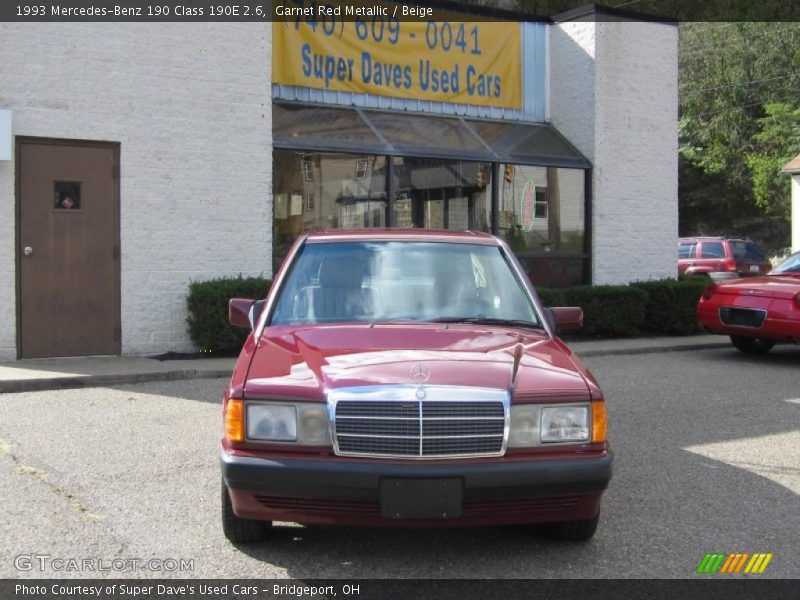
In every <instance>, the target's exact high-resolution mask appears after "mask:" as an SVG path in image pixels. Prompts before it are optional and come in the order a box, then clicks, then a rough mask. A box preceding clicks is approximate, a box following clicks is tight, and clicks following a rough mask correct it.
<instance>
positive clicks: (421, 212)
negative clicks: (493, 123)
mask: <svg viewBox="0 0 800 600" xmlns="http://www.w3.org/2000/svg"><path fill="white" fill-rule="evenodd" d="M394 161H395V162H394V171H395V177H396V182H397V183H396V189H397V196H396V197H395V202H394V211H395V224H396V225H397V227H421V228H425V229H455V230H467V229H471V230H474V231H489V225H490V223H491V218H490V213H489V211H490V209H491V202H490V194H491V164H488V163H478V162H466V161H453V160H439V159H430V158H408V157H404V158H395V159H394Z"/></svg>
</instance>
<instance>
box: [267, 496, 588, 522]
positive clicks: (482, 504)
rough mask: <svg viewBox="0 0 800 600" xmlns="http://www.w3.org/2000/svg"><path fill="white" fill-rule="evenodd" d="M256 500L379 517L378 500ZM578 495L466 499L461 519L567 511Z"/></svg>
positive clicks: (288, 508) (280, 507)
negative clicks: (499, 514)
mask: <svg viewBox="0 0 800 600" xmlns="http://www.w3.org/2000/svg"><path fill="white" fill-rule="evenodd" d="M255 499H256V501H257V502H258V503H259V504H261V505H262V506H263V507H264V508H267V509H269V510H272V511H284V512H294V513H297V512H309V513H314V514H318V515H319V514H321V515H330V516H334V515H342V514H350V515H355V514H358V515H363V516H365V517H380V515H381V507H380V503H379V502H378V501H377V500H361V499H354V498H346V499H345V498H288V497H284V496H269V495H264V494H256V495H255ZM582 499H583V497H582V496H580V495H570V496H546V497H542V498H508V499H502V500H477V499H475V500H472V499H469V498H467V499H465V500H464V503H463V506H462V512H461V516H462V517H470V518H480V517H493V516H497V514H498V513H501V514H503V513H505V514H527V515H541V514H545V513H549V512H561V511H564V510H569V509H571V508H574V507H575V506H577V505H578V504H580V502H581V500H582Z"/></svg>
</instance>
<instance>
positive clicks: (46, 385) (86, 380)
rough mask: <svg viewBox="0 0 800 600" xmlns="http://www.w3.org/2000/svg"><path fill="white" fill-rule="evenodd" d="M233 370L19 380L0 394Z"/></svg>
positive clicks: (1, 384) (2, 386)
mask: <svg viewBox="0 0 800 600" xmlns="http://www.w3.org/2000/svg"><path fill="white" fill-rule="evenodd" d="M232 372H233V370H232V369H205V370H199V369H181V370H177V371H155V372H151V373H126V374H114V375H76V376H66V377H46V378H42V379H19V380H13V379H12V380H9V381H0V394H17V393H21V392H43V391H50V390H68V389H75V388H88V387H105V386H109V385H120V384H128V383H148V382H152V381H178V380H181V379H217V378H222V377H225V378H229V377H230V376H231V373H232Z"/></svg>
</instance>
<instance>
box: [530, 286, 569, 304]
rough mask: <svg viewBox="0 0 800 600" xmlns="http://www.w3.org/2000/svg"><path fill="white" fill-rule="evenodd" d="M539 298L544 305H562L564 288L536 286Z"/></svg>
mask: <svg viewBox="0 0 800 600" xmlns="http://www.w3.org/2000/svg"><path fill="white" fill-rule="evenodd" d="M536 293H538V294H539V300H541V301H542V304H544V305H545V306H548V307H550V306H564V290H563V289H553V288H536Z"/></svg>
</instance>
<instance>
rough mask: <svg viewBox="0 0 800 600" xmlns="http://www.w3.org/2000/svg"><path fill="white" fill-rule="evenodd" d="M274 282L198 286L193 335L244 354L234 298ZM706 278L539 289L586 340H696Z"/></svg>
mask: <svg viewBox="0 0 800 600" xmlns="http://www.w3.org/2000/svg"><path fill="white" fill-rule="evenodd" d="M271 284H272V282H271V281H270V280H268V279H264V278H261V277H250V278H243V277H241V276H240V277H236V278H223V279H214V280H212V281H202V282H200V281H196V282H192V283H191V284H190V285H189V295H188V297H187V299H186V303H187V306H188V308H189V318H188V319H187V322H188V324H189V335H190V337H191V339H192V341H193V342H194V343H195V345H196V346H197V347H199V348H202V349H203V350H212V351H227V350H238V349H239V348H241V346H242V344H243V343H244V340H245V339H246V338H247V331H246V330H245V329H241V328H237V327H232V326H231V325H230V324H229V323H228V300H229V299H230V298H237V297H239V298H264V297H265V296H266V294H267V291H268V290H269V288H270V285H271ZM707 285H708V280H707V279H706V278H700V277H691V278H688V279H681V280H675V279H664V280H660V281H642V282H635V283H632V284H630V285H597V286H591V285H583V286H575V287H568V288H559V289H552V288H539V289H537V290H536V291H537V292H538V294H539V298H540V299H541V301H542V304H544V305H545V306H580V307H581V308H582V309H583V322H584V327H583V330H582V331H581V334H582V335H584V336H586V337H606V338H613V337H634V336H637V335H642V334H653V335H690V334H693V333H697V332H698V326H697V319H696V317H695V307H696V306H697V302H698V300H699V299H700V295H701V294H702V293H703V290H705V288H706V286H707Z"/></svg>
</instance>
